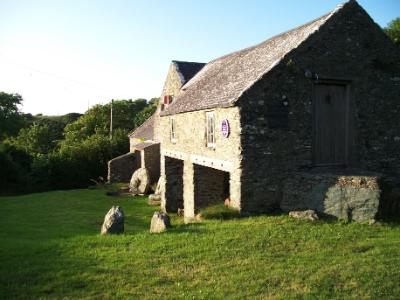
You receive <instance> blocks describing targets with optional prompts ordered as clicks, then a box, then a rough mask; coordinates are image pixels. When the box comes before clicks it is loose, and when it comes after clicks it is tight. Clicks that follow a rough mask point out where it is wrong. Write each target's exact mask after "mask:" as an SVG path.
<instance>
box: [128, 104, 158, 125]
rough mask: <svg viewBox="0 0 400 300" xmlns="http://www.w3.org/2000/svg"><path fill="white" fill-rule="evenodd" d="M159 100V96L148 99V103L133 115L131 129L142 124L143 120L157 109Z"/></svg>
mask: <svg viewBox="0 0 400 300" xmlns="http://www.w3.org/2000/svg"><path fill="white" fill-rule="evenodd" d="M159 100H160V98H152V99H151V100H150V101H149V105H148V106H146V107H145V108H144V109H142V110H141V111H140V112H139V113H138V114H137V115H136V116H135V118H134V121H133V129H136V128H137V127H139V126H140V125H142V124H143V123H144V121H146V120H147V119H148V118H150V117H151V115H152V114H154V112H155V111H156V109H157V105H158V101H159Z"/></svg>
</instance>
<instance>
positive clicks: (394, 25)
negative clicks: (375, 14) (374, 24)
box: [383, 18, 400, 45]
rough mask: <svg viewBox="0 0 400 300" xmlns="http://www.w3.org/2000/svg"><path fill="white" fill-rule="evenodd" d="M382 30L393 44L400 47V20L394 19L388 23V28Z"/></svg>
mask: <svg viewBox="0 0 400 300" xmlns="http://www.w3.org/2000/svg"><path fill="white" fill-rule="evenodd" d="M383 30H384V31H385V32H386V34H387V35H388V36H389V37H390V38H391V39H392V40H393V42H394V43H395V44H397V45H400V18H396V19H394V20H392V21H391V22H389V24H388V26H387V27H385V28H384V29H383Z"/></svg>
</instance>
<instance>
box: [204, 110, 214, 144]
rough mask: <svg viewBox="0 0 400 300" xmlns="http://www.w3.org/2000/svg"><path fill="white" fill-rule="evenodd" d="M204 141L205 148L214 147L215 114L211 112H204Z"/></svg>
mask: <svg viewBox="0 0 400 300" xmlns="http://www.w3.org/2000/svg"><path fill="white" fill-rule="evenodd" d="M206 141H207V147H211V148H214V147H215V114H214V112H213V111H209V112H206Z"/></svg>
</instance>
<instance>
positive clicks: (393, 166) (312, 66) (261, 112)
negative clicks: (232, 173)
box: [238, 4, 400, 211]
mask: <svg viewBox="0 0 400 300" xmlns="http://www.w3.org/2000/svg"><path fill="white" fill-rule="evenodd" d="M349 5H354V4H349ZM399 62H400V51H398V48H395V46H394V45H393V44H392V43H391V42H390V41H389V39H388V38H387V37H386V36H385V35H384V34H382V31H381V29H380V28H379V27H378V26H377V25H376V24H371V20H370V18H369V17H368V16H367V15H366V14H364V13H363V12H362V11H359V10H358V9H357V8H355V9H354V10H351V9H346V10H343V11H340V12H339V13H338V15H337V16H335V17H333V18H332V19H330V20H329V21H327V23H326V24H325V25H324V26H322V27H321V28H320V30H319V32H317V33H314V34H313V35H312V36H311V37H310V38H309V40H307V41H306V42H305V43H303V44H302V45H301V46H300V47H299V48H298V49H296V50H294V51H292V52H291V53H289V54H288V55H287V56H286V57H284V58H283V59H282V60H281V62H280V63H279V64H278V65H277V67H276V68H275V69H274V70H273V71H271V72H270V73H269V74H267V75H266V76H265V77H264V78H262V79H261V80H260V81H259V82H257V83H256V84H255V85H254V86H253V87H252V88H251V89H250V90H248V91H247V92H245V93H244V94H243V96H242V97H241V99H239V101H238V105H239V107H240V109H241V127H242V135H241V137H242V139H241V146H242V148H243V153H242V157H243V160H242V166H243V169H242V175H241V182H242V186H241V189H242V191H241V194H242V199H243V201H242V209H243V210H245V211H246V210H247V211H260V210H266V211H269V210H272V209H274V208H277V207H279V204H280V202H281V200H282V192H283V191H284V190H287V189H292V190H293V192H294V193H295V192H296V190H297V189H299V185H298V184H299V183H298V184H295V185H285V188H284V187H283V185H284V183H285V181H286V180H287V179H288V178H291V176H293V173H294V172H298V171H302V170H303V171H304V170H307V169H310V168H312V167H313V161H312V132H313V126H312V124H313V116H312V107H313V106H312V103H313V84H314V82H315V79H316V77H317V76H318V78H319V79H321V78H326V79H343V78H345V79H349V80H350V81H351V100H352V105H353V106H354V114H353V116H352V118H353V121H354V127H355V134H354V140H353V144H354V147H353V151H354V166H355V167H358V168H360V169H364V170H370V171H374V172H379V173H386V174H387V173H389V174H392V175H393V176H398V174H399V173H400V122H398V118H399V113H400V99H399V97H400V65H399ZM306 70H309V71H310V72H311V73H312V74H314V75H313V76H314V79H308V78H306V77H305V71H306ZM283 102H287V103H288V111H289V112H288V126H287V128H281V129H279V128H278V129H270V128H269V121H270V120H269V119H268V117H267V116H268V113H269V108H270V107H271V105H277V106H279V105H281V106H282V105H284V104H283ZM396 174H397V175H396Z"/></svg>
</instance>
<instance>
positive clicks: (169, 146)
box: [159, 107, 241, 219]
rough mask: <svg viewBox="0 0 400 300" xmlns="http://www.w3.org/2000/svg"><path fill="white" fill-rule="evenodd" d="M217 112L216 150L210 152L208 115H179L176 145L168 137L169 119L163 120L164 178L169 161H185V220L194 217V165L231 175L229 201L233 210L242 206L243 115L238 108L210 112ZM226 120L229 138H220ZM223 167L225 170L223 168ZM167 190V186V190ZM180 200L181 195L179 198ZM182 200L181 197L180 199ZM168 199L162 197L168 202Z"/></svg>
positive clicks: (161, 126)
mask: <svg viewBox="0 0 400 300" xmlns="http://www.w3.org/2000/svg"><path fill="white" fill-rule="evenodd" d="M211 110H212V111H214V112H215V122H216V123H215V124H216V146H215V147H214V148H209V147H207V145H206V139H205V125H206V119H205V113H206V111H196V112H188V113H182V114H177V115H175V116H174V118H175V124H176V137H177V138H176V142H171V140H170V133H169V116H164V117H160V121H159V128H160V131H159V138H160V142H161V176H165V177H167V175H166V172H169V171H168V165H167V164H166V160H168V159H170V158H169V157H170V156H171V155H174V157H175V158H178V159H180V160H182V161H184V174H183V183H184V184H183V185H184V191H183V193H184V199H185V218H186V219H190V218H192V217H194V205H195V203H194V202H195V199H194V186H195V183H194V164H197V165H206V166H207V167H211V168H215V169H221V170H224V171H227V172H229V173H230V182H229V186H230V198H231V204H232V207H234V208H236V209H240V206H241V202H240V199H241V183H240V180H241V146H240V133H241V128H240V115H239V109H238V108H237V107H232V108H216V109H210V110H208V111H211ZM223 119H227V120H228V121H229V124H230V134H229V137H228V138H225V137H223V136H222V134H221V127H220V126H221V122H222V120H223ZM221 164H223V167H221ZM167 189H168V186H167ZM177 196H178V195H177ZM178 197H179V196H178ZM165 198H168V195H165V196H162V199H164V200H163V201H164V202H165V201H168V200H166V199H165Z"/></svg>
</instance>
